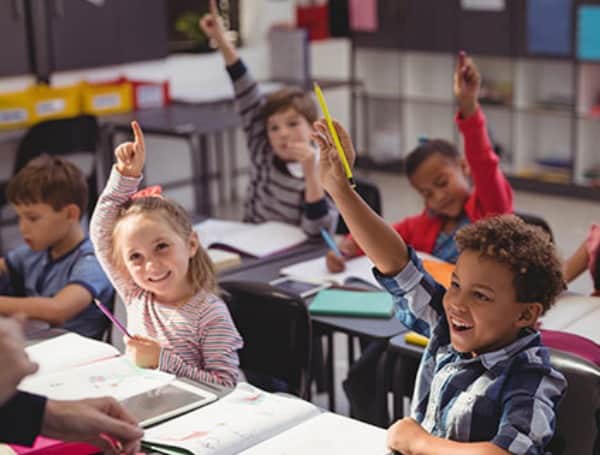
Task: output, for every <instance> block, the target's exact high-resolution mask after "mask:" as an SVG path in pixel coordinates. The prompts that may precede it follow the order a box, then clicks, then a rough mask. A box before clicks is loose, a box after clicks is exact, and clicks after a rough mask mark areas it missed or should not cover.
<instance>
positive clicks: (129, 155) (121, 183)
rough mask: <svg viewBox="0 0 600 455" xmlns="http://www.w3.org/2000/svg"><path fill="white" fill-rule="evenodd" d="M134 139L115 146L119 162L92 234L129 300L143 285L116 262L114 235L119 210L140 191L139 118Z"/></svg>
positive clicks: (106, 265) (141, 144) (109, 272)
mask: <svg viewBox="0 0 600 455" xmlns="http://www.w3.org/2000/svg"><path fill="white" fill-rule="evenodd" d="M131 126H132V128H133V133H134V138H135V140H134V142H124V143H123V144H121V145H119V146H118V147H117V148H116V149H115V157H116V164H115V166H114V168H113V170H112V172H111V175H110V177H109V179H108V182H107V183H106V187H105V188H104V191H103V192H102V194H101V195H100V197H99V198H98V203H97V205H96V209H95V210H94V214H93V216H92V219H91V222H90V237H91V240H92V243H93V244H94V249H95V250H96V256H97V258H98V261H99V262H100V264H101V265H102V268H103V269H104V271H105V272H106V275H107V276H108V277H109V279H110V280H111V282H112V284H113V286H114V288H115V289H116V290H117V292H118V293H119V294H120V295H121V297H122V298H123V300H124V301H125V302H126V301H127V300H128V296H129V295H131V293H133V292H138V291H139V287H138V286H137V285H136V284H135V283H134V282H133V280H132V279H131V277H130V276H129V275H128V274H127V273H126V272H125V273H124V272H123V270H121V269H120V268H119V267H118V265H117V264H116V263H115V260H114V256H113V242H112V236H113V231H114V228H115V225H116V223H117V219H118V215H119V210H120V209H121V207H122V206H123V205H124V204H125V203H126V202H127V201H128V200H129V199H130V198H131V196H132V195H133V194H134V193H135V192H136V191H137V189H138V185H139V183H140V181H141V180H142V170H143V168H144V163H145V160H146V151H145V145H144V135H143V133H142V130H141V128H140V126H139V125H138V123H137V122H135V121H134V122H132V123H131Z"/></svg>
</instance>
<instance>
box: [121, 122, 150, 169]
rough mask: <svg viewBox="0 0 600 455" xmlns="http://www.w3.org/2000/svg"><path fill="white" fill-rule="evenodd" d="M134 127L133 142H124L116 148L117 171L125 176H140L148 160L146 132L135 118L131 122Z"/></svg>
mask: <svg viewBox="0 0 600 455" xmlns="http://www.w3.org/2000/svg"><path fill="white" fill-rule="evenodd" d="M131 128H132V129H133V137H134V141H133V142H123V143H122V144H120V145H119V146H118V147H117V148H116V149H115V158H116V159H117V171H119V173H120V174H121V175H123V176H125V177H139V176H141V175H142V170H143V169H144V163H145V162H146V147H145V145H144V133H142V129H141V128H140V125H139V124H138V122H136V121H135V120H134V121H133V122H131Z"/></svg>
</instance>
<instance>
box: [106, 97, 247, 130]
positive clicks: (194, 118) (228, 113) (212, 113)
mask: <svg viewBox="0 0 600 455" xmlns="http://www.w3.org/2000/svg"><path fill="white" fill-rule="evenodd" d="M98 120H99V121H100V123H101V124H102V125H105V126H112V127H114V128H117V129H128V130H129V129H130V123H131V121H132V120H137V121H138V123H139V124H140V126H141V127H142V129H143V130H144V132H147V133H153V134H165V135H177V136H178V135H186V134H206V133H210V132H214V131H222V130H226V129H229V128H235V127H238V126H240V125H241V119H240V118H239V116H238V115H237V114H236V112H235V111H234V110H233V109H231V108H227V107H223V106H215V105H201V104H183V103H173V104H170V105H168V106H165V107H157V108H149V109H141V110H139V111H135V112H128V113H125V114H115V115H109V116H103V117H98Z"/></svg>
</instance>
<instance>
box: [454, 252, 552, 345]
mask: <svg viewBox="0 0 600 455" xmlns="http://www.w3.org/2000/svg"><path fill="white" fill-rule="evenodd" d="M443 304H444V310H445V312H446V318H447V320H448V325H449V327H450V341H451V343H452V347H453V348H454V349H456V350H457V351H458V352H470V353H473V354H474V355H478V354H483V353H486V352H491V351H495V350H497V349H500V348H502V347H504V346H506V345H508V344H510V343H512V342H513V341H514V340H515V339H516V338H517V335H518V333H519V331H520V330H521V329H522V328H524V327H530V326H533V325H534V324H535V322H536V320H537V318H538V317H539V315H540V314H541V312H542V305H541V304H539V303H520V302H517V299H516V292H515V288H514V283H513V273H512V272H511V270H510V269H509V267H508V266H507V265H505V264H502V263H500V262H498V261H495V260H494V259H492V258H489V257H486V256H481V253H479V252H477V251H473V250H465V251H463V252H462V253H461V254H460V256H459V257H458V261H457V262H456V268H455V271H454V273H453V274H452V283H451V285H450V288H449V289H448V291H447V292H446V294H445V295H444V300H443Z"/></svg>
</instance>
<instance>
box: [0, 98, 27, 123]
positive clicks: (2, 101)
mask: <svg viewBox="0 0 600 455" xmlns="http://www.w3.org/2000/svg"><path fill="white" fill-rule="evenodd" d="M31 124H33V115H32V108H31V96H30V93H29V90H24V91H22V92H10V93H0V130H9V129H13V128H26V127H28V126H30V125H31Z"/></svg>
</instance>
